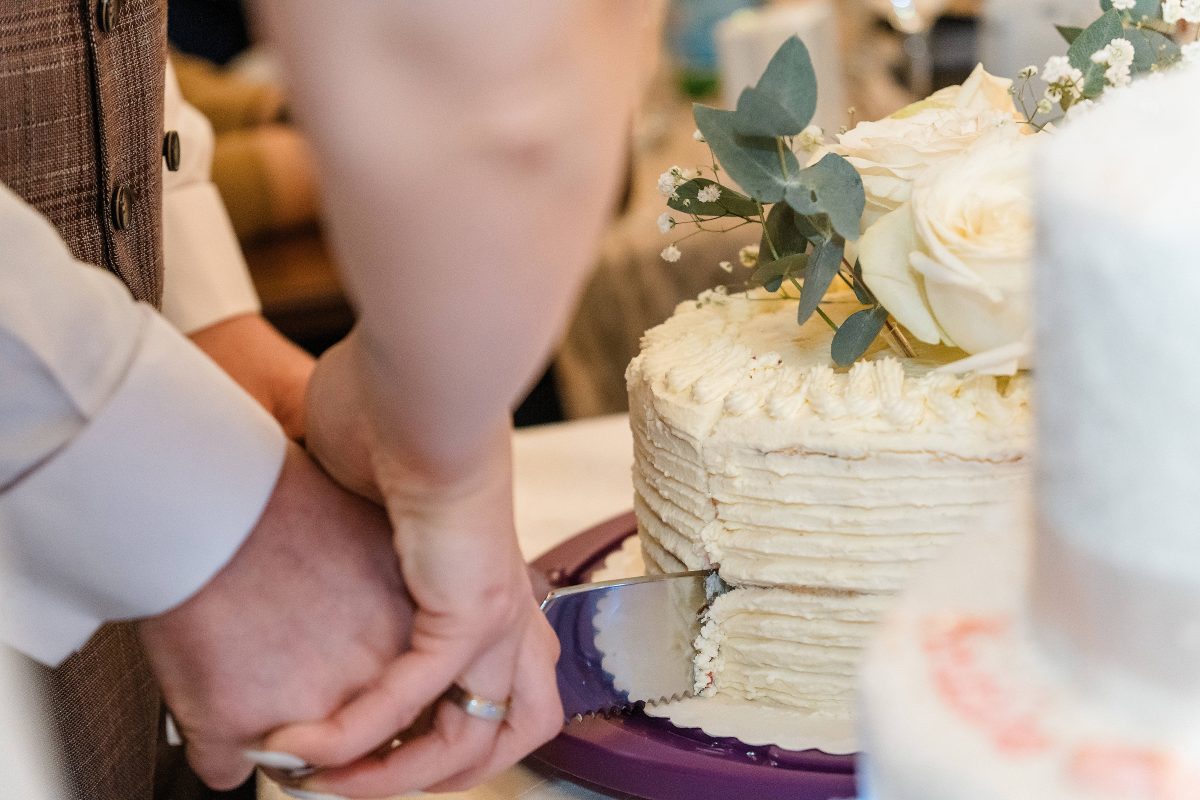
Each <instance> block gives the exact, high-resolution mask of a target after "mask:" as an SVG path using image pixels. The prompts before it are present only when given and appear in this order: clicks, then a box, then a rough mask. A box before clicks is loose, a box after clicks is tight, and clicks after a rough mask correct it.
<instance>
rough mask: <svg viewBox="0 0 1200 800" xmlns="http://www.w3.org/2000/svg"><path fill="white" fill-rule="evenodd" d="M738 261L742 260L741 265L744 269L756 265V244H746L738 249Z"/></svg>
mask: <svg viewBox="0 0 1200 800" xmlns="http://www.w3.org/2000/svg"><path fill="white" fill-rule="evenodd" d="M738 261H740V262H742V266H743V267H745V268H746V269H752V268H753V267H756V266H757V265H758V245H756V244H748V245H746V246H745V247H743V248H742V249H741V250H739V251H738Z"/></svg>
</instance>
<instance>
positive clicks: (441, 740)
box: [143, 339, 562, 797]
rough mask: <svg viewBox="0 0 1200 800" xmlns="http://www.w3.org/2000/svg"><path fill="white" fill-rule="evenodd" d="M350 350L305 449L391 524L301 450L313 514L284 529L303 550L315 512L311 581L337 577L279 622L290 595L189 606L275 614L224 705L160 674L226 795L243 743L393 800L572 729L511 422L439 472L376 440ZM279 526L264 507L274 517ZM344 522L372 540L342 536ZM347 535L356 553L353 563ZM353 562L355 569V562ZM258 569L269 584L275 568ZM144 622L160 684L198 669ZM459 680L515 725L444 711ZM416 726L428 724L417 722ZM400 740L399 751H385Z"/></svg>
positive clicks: (329, 378) (222, 693)
mask: <svg viewBox="0 0 1200 800" xmlns="http://www.w3.org/2000/svg"><path fill="white" fill-rule="evenodd" d="M353 347H354V344H353V339H351V340H350V341H348V342H346V343H343V344H342V345H339V346H338V347H336V348H334V349H333V350H332V351H330V352H329V353H328V354H326V356H325V357H324V358H322V360H321V362H319V364H318V367H317V370H316V373H315V374H314V377H313V379H312V382H311V384H310V388H309V396H308V403H307V420H306V424H307V441H308V445H309V448H310V450H311V452H312V453H313V455H314V456H315V457H316V459H317V461H318V462H319V463H320V464H321V466H322V467H324V469H325V471H326V472H327V473H328V474H329V475H330V476H332V477H333V478H334V479H335V480H336V481H337V482H338V483H340V484H341V485H342V486H345V487H349V488H350V489H352V490H353V491H354V492H355V493H356V494H359V495H363V496H365V497H367V498H370V499H372V500H374V501H376V502H382V503H383V504H384V506H385V507H386V510H387V519H386V520H385V519H383V517H382V515H381V514H379V513H378V511H377V510H376V506H375V504H373V503H368V502H366V501H363V500H361V499H360V498H358V497H354V496H353V495H350V494H349V493H347V492H345V491H343V490H341V489H340V488H337V487H333V486H332V484H331V483H330V482H328V481H326V483H329V484H330V485H329V486H321V487H318V486H317V482H318V481H319V480H320V479H321V478H323V476H321V475H319V474H314V473H316V472H317V471H316V470H315V469H314V468H313V466H312V465H311V463H307V464H306V463H304V462H305V461H306V459H305V457H304V456H303V455H301V454H292V455H290V456H289V467H288V468H287V469H285V473H286V472H287V471H288V470H290V471H291V472H292V473H295V472H297V471H299V473H301V474H302V476H303V478H304V483H305V485H304V486H302V487H299V489H300V490H301V491H302V492H303V497H304V501H303V502H301V503H300V505H301V506H302V507H303V508H302V509H301V510H300V511H296V510H293V511H292V512H291V513H290V514H288V515H284V516H285V517H287V519H285V520H280V521H282V522H283V524H284V525H285V526H287V525H289V524H290V525H291V526H293V527H294V530H293V532H294V533H296V536H297V537H298V538H299V539H301V540H303V539H304V538H305V536H304V534H302V533H301V531H302V530H307V531H309V532H310V533H311V531H312V529H313V525H312V522H313V520H312V519H301V518H298V516H297V514H298V513H303V511H304V510H307V511H308V512H309V513H311V514H314V515H316V518H317V519H319V520H321V521H323V522H324V523H325V524H326V525H327V526H328V528H327V529H326V531H327V533H328V541H325V542H321V541H314V540H313V539H312V537H311V536H310V537H309V539H308V541H304V542H303V544H302V545H300V546H302V547H309V548H312V550H313V552H314V553H320V555H321V558H320V559H317V561H318V562H319V564H318V565H317V566H316V568H315V572H317V573H319V572H321V570H324V572H326V573H330V574H328V575H324V574H318V575H316V576H315V578H314V575H312V574H305V573H304V572H303V571H301V572H299V573H297V574H294V575H293V576H292V577H293V581H292V582H291V583H290V586H288V588H286V589H281V591H282V592H283V593H284V595H285V596H286V593H287V592H288V591H290V592H291V595H290V596H289V597H288V599H289V600H290V601H293V602H291V603H290V604H289V603H287V602H285V603H282V605H287V606H289V609H290V610H289V614H290V615H291V616H290V618H289V619H287V620H283V621H280V620H275V621H274V622H272V621H271V620H268V619H266V618H265V617H266V615H267V614H268V613H269V612H270V608H269V606H270V605H272V604H275V605H280V603H277V602H276V600H277V598H272V599H270V602H266V603H261V604H254V603H250V604H247V605H246V606H244V607H239V608H232V607H229V606H228V605H222V604H220V603H218V604H217V607H216V608H208V607H206V606H204V604H203V603H201V604H200V608H199V609H189V608H188V607H187V605H185V607H183V609H182V610H183V611H184V612H188V611H191V612H192V613H193V614H198V615H203V616H204V617H205V618H206V619H211V620H213V621H214V623H215V621H216V620H217V619H220V617H221V615H222V614H226V615H228V614H249V615H251V616H255V615H256V613H257V612H258V611H260V610H261V612H262V615H263V616H264V619H263V620H262V623H263V624H262V625H261V626H258V627H257V628H256V629H255V631H254V632H253V634H251V635H249V636H247V638H246V640H245V641H244V642H242V646H243V648H244V653H243V655H244V656H245V658H244V659H242V660H241V661H240V663H239V664H237V665H236V666H233V665H231V666H230V669H229V670H227V671H226V674H223V675H222V676H221V685H220V686H214V687H210V688H212V691H211V692H208V695H210V696H213V697H218V698H220V697H223V698H225V699H226V701H228V702H229V705H225V704H224V702H223V703H222V705H221V708H220V713H218V714H216V715H214V714H213V713H212V712H213V709H212V708H196V707H195V706H194V704H190V703H189V700H190V699H194V698H195V697H196V696H197V693H196V690H195V687H188V686H183V685H177V684H176V683H173V682H172V681H171V680H170V679H169V678H168V679H167V680H162V682H163V684H164V693H165V695H166V698H167V702H168V704H169V705H170V706H171V707H172V710H173V712H174V713H175V715H176V717H177V718H178V719H179V723H180V725H181V727H182V728H183V731H184V734H185V737H186V738H187V740H188V753H189V759H190V761H191V762H192V764H193V766H194V767H195V768H196V769H197V771H198V772H199V774H200V775H201V777H202V778H204V779H205V780H206V782H208V783H210V784H211V785H214V786H216V787H218V788H221V787H223V786H231V785H235V784H236V783H237V782H239V780H240V779H243V778H244V777H245V774H246V771H247V770H248V769H249V762H248V761H246V759H245V758H244V757H243V756H242V755H241V750H238V749H236V748H237V747H241V748H250V749H254V750H263V751H270V752H272V753H275V754H287V756H290V757H292V758H285V761H286V760H291V761H294V762H295V763H300V762H305V763H307V764H309V765H312V766H313V767H315V768H317V771H316V772H315V773H314V774H312V775H311V776H309V777H306V778H303V779H296V780H289V779H288V777H287V775H286V773H280V772H276V773H273V775H274V776H275V777H277V778H280V779H281V780H284V781H285V782H287V783H289V784H290V785H292V786H296V787H298V788H303V789H305V790H307V791H314V792H320V793H327V794H335V795H342V796H347V797H379V796H386V795H394V794H400V793H403V792H408V791H412V790H418V789H423V790H434V791H449V790H454V789H461V788H466V787H468V786H471V785H475V784H477V783H479V782H481V781H483V780H486V779H487V778H489V777H491V776H492V775H494V774H496V773H498V772H500V771H502V770H504V769H506V768H508V767H509V766H511V765H512V764H513V763H515V762H516V761H517V760H519V759H520V758H522V757H524V756H525V755H526V754H527V753H529V752H530V751H532V750H533V749H535V748H536V747H538V746H539V745H541V744H542V743H544V742H545V741H547V740H549V739H550V738H551V737H553V736H554V735H555V734H556V733H557V732H558V731H559V729H560V728H561V724H562V708H561V705H560V702H559V698H558V692H557V687H556V683H555V675H554V665H555V661H556V660H557V657H558V643H557V640H556V638H555V637H554V634H553V632H552V631H551V630H550V628H549V626H548V625H547V623H546V621H545V619H544V618H543V616H542V614H541V612H540V611H539V609H538V607H537V604H536V602H535V601H534V597H533V593H532V589H531V587H530V582H529V577H528V573H527V571H526V567H525V564H524V561H523V559H522V557H521V554H520V552H519V550H518V548H517V543H516V536H515V532H514V530H513V526H512V505H511V504H512V482H511V463H510V450H509V442H510V431H509V430H508V427H507V425H506V424H505V425H503V426H501V427H498V428H497V430H495V431H494V435H492V436H491V438H490V439H489V441H487V442H486V443H485V444H484V445H483V446H482V448H481V449H480V451H479V453H478V456H477V457H476V458H474V459H472V463H471V464H470V465H468V466H467V467H466V468H464V469H462V470H461V471H455V474H453V475H452V476H446V475H445V474H437V471H436V470H433V471H431V470H429V469H427V468H425V466H424V465H422V464H420V463H419V462H417V461H415V460H413V459H410V458H407V456H406V454H405V453H403V452H400V451H399V450H398V449H397V448H393V447H388V446H385V445H383V444H381V443H380V437H379V436H378V435H376V433H375V431H374V429H373V426H372V424H371V422H372V421H371V419H370V418H369V414H368V412H367V409H368V408H369V406H368V404H367V403H366V402H365V399H364V396H363V390H362V388H361V386H362V384H361V376H360V374H359V373H358V370H357V367H356V363H355V356H354V354H353ZM285 478H286V475H285ZM282 484H283V481H282V480H281V485H282ZM277 494H279V492H278V491H277ZM273 502H274V501H273ZM318 505H322V506H323V507H322V508H317V506H318ZM270 511H271V509H270V508H269V509H268V512H270ZM279 516H280V515H278V514H274V515H273V514H270V513H267V514H264V520H269V519H271V518H272V517H279ZM345 523H349V525H350V526H351V527H356V528H357V529H358V530H357V531H347V530H345ZM389 523H390V527H391V531H390V542H391V545H392V548H394V553H392V552H389V553H387V554H386V555H385V554H384V553H383V552H381V542H384V545H383V546H384V547H386V542H387V539H384V538H383V536H382V535H381V534H382V531H381V529H384V530H386V526H387V525H388V524H389ZM261 525H262V524H261V523H260V527H261ZM255 538H256V537H254V536H252V537H251V542H250V543H249V544H248V545H247V547H250V546H252V545H254V544H255V543H254V541H253V540H254V539H255ZM262 538H263V541H262V542H260V543H259V544H261V545H263V546H269V545H268V542H267V541H266V540H267V538H268V537H262ZM271 538H272V540H273V541H274V539H275V538H277V537H271ZM346 539H348V540H349V541H350V543H351V544H353V545H354V546H352V547H350V552H349V553H347V552H346V550H345V548H346V546H347V543H346V541H344V540H346ZM299 544H300V543H298V542H297V541H295V540H294V539H293V540H292V541H284V540H282V539H279V541H275V542H274V545H273V546H274V547H277V548H280V550H279V552H277V553H275V554H274V555H275V556H276V557H278V558H289V557H290V558H292V559H296V560H297V562H298V561H299V560H300V559H302V558H303V556H302V555H301V556H297V555H296V551H295V548H296V546H297V545H299ZM338 551H342V552H338ZM355 552H357V553H358V556H359V557H358V558H357V559H355V558H354V557H353V555H354V553H355ZM347 556H349V559H347V558H346V557H347ZM396 556H398V559H397V558H396ZM238 560H240V559H235V563H236V562H237V561H238ZM347 560H349V561H350V562H353V563H341V562H345V561H347ZM339 565H340V566H339ZM397 569H398V574H396V571H397ZM227 571H228V570H227ZM235 572H236V571H235ZM338 573H341V574H340V575H339V574H338ZM221 577H222V576H218V578H221ZM224 577H225V578H226V580H235V579H237V578H238V577H239V576H237V575H235V576H224ZM257 577H258V578H260V579H264V580H265V576H264V574H263V573H262V571H261V570H260V571H259V573H258V575H257ZM339 578H340V579H341V580H343V581H344V584H343V585H342V586H341V587H339V588H340V591H337V590H334V591H333V592H329V591H328V590H330V589H333V588H334V587H332V586H330V585H329V584H330V581H334V580H337V579H339ZM215 582H216V581H214V583H215ZM265 582H266V583H267V584H270V583H271V581H265ZM204 594H205V593H204V592H202V593H201V599H203V597H202V596H203V595H204ZM234 596H236V595H234ZM305 601H308V602H305ZM168 616H169V615H168ZM192 621H193V620H189V622H192ZM333 626H336V630H335V629H333ZM144 627H146V632H144V634H143V636H144V638H147V641H148V650H149V651H150V653H151V654H152V658H153V657H154V655H155V654H156V653H157V654H159V655H158V663H157V665H156V666H158V667H159V669H158V672H159V675H160V680H161V679H162V677H163V676H164V675H167V676H169V675H179V674H188V670H187V666H188V665H186V664H184V665H180V664H176V663H171V661H170V656H169V655H167V656H164V655H162V654H163V653H170V652H171V648H170V647H169V646H165V641H164V640H169V639H170V637H171V635H172V632H173V629H172V628H171V626H170V625H169V624H167V625H164V624H162V623H157V624H148V625H147V626H144ZM155 637H158V638H157V639H156V638H155ZM155 645H158V646H155ZM193 649H194V648H193ZM288 660H292V664H291V665H292V666H293V667H294V668H293V669H292V670H290V673H289V672H288V671H286V670H285V672H284V673H283V674H291V675H293V676H295V677H294V678H293V679H291V680H290V681H289V682H288V683H287V684H286V685H285V686H279V685H277V684H272V681H273V680H274V676H276V675H278V674H280V673H279V671H278V668H279V667H281V666H283V664H281V663H280V662H285V661H288ZM181 667H182V669H181ZM246 670H251V671H252V674H251V675H250V676H247V675H246V674H245V671H246ZM192 672H193V673H194V672H195V670H193V671H192ZM305 675H307V676H309V677H304V676H305ZM248 677H249V680H250V682H251V687H252V688H251V689H247V688H246V680H247V678H248ZM239 682H240V683H239ZM235 683H238V684H239V688H238V691H233V687H234V684H235ZM453 684H458V685H459V686H460V687H462V688H463V689H465V690H467V691H469V692H471V693H473V694H476V695H479V696H482V697H485V698H490V699H493V700H495V701H497V702H504V701H508V702H509V704H510V705H509V708H508V713H507V716H506V717H505V719H504V720H502V721H495V720H489V719H482V718H478V717H475V716H471V715H469V714H467V713H466V712H465V711H464V710H463V709H462V708H461V707H460V706H459V705H456V704H454V703H451V702H439V701H440V699H441V698H442V697H443V695H444V694H445V693H446V691H447V690H448V689H449V688H450V687H451V686H452V685H453ZM255 689H257V692H256V691H255ZM235 698H237V699H238V702H234V699H235ZM268 698H274V699H273V700H270V699H268ZM426 712H428V713H426ZM419 718H420V719H421V720H422V722H423V725H422V726H421V727H420V728H419V729H418V728H414V727H413V725H414V723H415V722H417V721H418V719H419ZM289 723H290V724H289ZM231 730H232V731H234V732H235V733H236V735H233V736H231V735H229V731H231ZM397 740H399V742H400V743H399V745H398V746H395V747H386V746H385V747H382V748H381V745H386V743H389V742H395V741H397Z"/></svg>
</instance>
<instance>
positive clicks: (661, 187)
mask: <svg viewBox="0 0 1200 800" xmlns="http://www.w3.org/2000/svg"><path fill="white" fill-rule="evenodd" d="M691 179H692V171H691V170H687V169H683V168H682V167H671V168H670V169H669V170H667V171H666V172H664V173H663V174H662V175H659V176H658V191H659V194H661V195H662V196H663V197H674V196H675V190H676V189H678V188H679V187H680V185H682V184H684V183H686V182H687V181H689V180H691Z"/></svg>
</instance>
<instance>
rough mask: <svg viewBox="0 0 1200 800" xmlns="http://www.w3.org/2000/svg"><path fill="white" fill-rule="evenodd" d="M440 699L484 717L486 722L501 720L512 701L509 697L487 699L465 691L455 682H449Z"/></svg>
mask: <svg viewBox="0 0 1200 800" xmlns="http://www.w3.org/2000/svg"><path fill="white" fill-rule="evenodd" d="M442 699H444V700H449V701H450V702H451V703H454V705H456V706H458V707H459V708H461V709H462V710H463V711H465V712H467V713H468V714H470V715H471V716H472V717H478V718H479V719H486V720H487V721H488V722H503V721H504V718H505V717H507V716H508V706H509V704H510V703H511V702H512V700H511V698H505V699H504V700H501V701H496V700H489V699H488V698H486V697H481V696H480V695H477V694H475V693H474V692H469V691H467V690H466V689H464V688H463V687H461V686H459V685H458V684H457V683H452V684H450V688H449V689H447V690H446V693H445V694H444V695H442Z"/></svg>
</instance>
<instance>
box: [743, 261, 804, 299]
mask: <svg viewBox="0 0 1200 800" xmlns="http://www.w3.org/2000/svg"><path fill="white" fill-rule="evenodd" d="M807 266H808V255H807V254H805V253H796V254H793V255H790V256H784V257H783V258H781V259H778V260H777V261H772V262H771V263H769V264H763V265H762V266H761V267H759V268H758V269H756V270H755V271H754V274H753V275H751V276H750V282H751V283H754V284H757V285H760V286H762V287H763V288H765V289H766V290H767V291H768V292H778V291H779V287H780V286H781V285H782V284H783V282H784V280H786V279H787V278H793V277H800V276H803V275H804V272H805V269H806V268H807Z"/></svg>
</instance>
